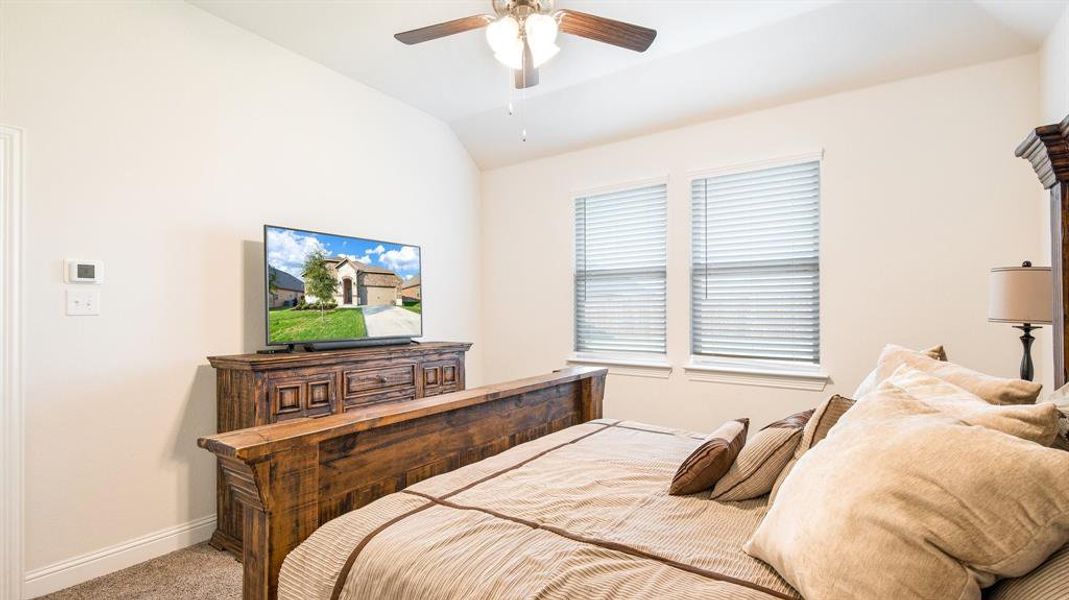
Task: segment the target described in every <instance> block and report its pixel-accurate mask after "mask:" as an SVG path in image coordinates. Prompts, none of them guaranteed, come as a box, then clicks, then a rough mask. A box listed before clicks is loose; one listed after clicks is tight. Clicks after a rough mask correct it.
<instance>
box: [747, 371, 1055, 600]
mask: <svg viewBox="0 0 1069 600" xmlns="http://www.w3.org/2000/svg"><path fill="white" fill-rule="evenodd" d="M873 393H876V394H880V396H881V397H880V398H879V399H878V401H865V402H859V403H858V404H857V405H856V406H854V407H853V408H852V409H851V410H850V412H848V413H847V414H846V415H844V416H843V418H842V419H841V420H840V421H839V423H838V424H837V425H836V427H835V430H834V431H833V432H832V433H831V435H829V436H828V437H827V438H826V439H825V440H824V441H823V442H821V443H820V445H818V446H815V447H814V448H813V449H811V450H810V451H809V452H807V453H806V454H805V455H804V456H803V457H802V458H801V459H800V460H799V461H798V463H797V466H796V467H795V469H794V471H793V472H792V473H791V476H790V477H788V478H787V479H786V480H785V481H784V482H783V485H782V486H781V488H780V490H779V497H778V498H777V500H776V502H775V503H774V504H773V505H772V506H771V508H770V509H769V511H768V514H767V515H766V516H765V518H764V520H763V521H762V522H761V525H760V526H759V527H758V528H757V531H756V532H754V535H753V537H752V538H751V539H750V540H749V541H748V542H747V543H746V544H745V545H744V547H743V549H744V550H745V551H746V552H747V553H748V554H750V555H751V556H754V557H756V558H758V559H761V560H763V561H765V562H766V563H768V564H770V565H771V566H772V567H773V568H775V569H776V571H777V572H778V573H779V574H780V575H781V576H782V577H783V578H784V579H785V580H786V581H787V582H788V583H790V584H791V585H792V586H794V587H795V589H797V590H798V591H799V592H800V593H801V594H802V595H803V596H804V597H806V598H812V599H818V600H838V599H851V600H853V599H857V600H863V599H889V598H894V599H895V600H933V599H951V600H977V599H979V598H980V588H982V587H986V586H989V585H991V584H992V583H994V581H995V580H996V579H998V578H1000V577H1016V576H1020V575H1024V574H1025V573H1028V572H1029V571H1031V570H1032V569H1034V568H1035V567H1036V566H1037V565H1039V564H1040V563H1042V562H1043V561H1044V560H1045V559H1046V558H1047V557H1048V556H1050V555H1051V554H1052V553H1053V552H1054V551H1055V550H1057V549H1058V548H1060V547H1062V546H1063V545H1065V543H1066V542H1067V541H1069V477H1066V473H1069V454H1067V453H1065V452H1061V451H1058V450H1052V449H1050V448H1044V447H1043V446H1041V445H1039V444H1035V443H1033V442H1029V441H1026V440H1021V439H1018V438H1015V437H1013V436H1011V435H1007V434H1005V433H1003V432H1001V431H996V430H993V429H990V428H987V427H978V426H971V425H968V424H965V423H963V422H961V421H960V420H958V419H956V418H954V417H952V416H950V415H947V414H944V413H942V412H940V411H939V410H938V409H937V408H935V407H933V406H931V405H930V404H927V403H924V402H922V401H920V400H917V399H915V398H912V397H910V396H909V395H908V394H906V393H905V392H904V391H902V390H901V389H900V388H897V387H894V386H891V385H881V387H880V388H878V389H877V390H876V391H875V392H873Z"/></svg>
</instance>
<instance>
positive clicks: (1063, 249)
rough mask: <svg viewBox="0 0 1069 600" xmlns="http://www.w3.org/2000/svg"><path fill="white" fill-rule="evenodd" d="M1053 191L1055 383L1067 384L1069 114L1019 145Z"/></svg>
mask: <svg viewBox="0 0 1069 600" xmlns="http://www.w3.org/2000/svg"><path fill="white" fill-rule="evenodd" d="M1016 154H1017V156H1019V157H1021V158H1024V159H1026V160H1028V161H1029V162H1031V163H1032V168H1033V169H1035V171H1036V175H1037V176H1038V177H1039V181H1040V183H1042V184H1043V187H1044V188H1046V189H1048V190H1050V244H1051V265H1050V267H1051V276H1052V277H1053V278H1054V281H1053V286H1052V288H1053V290H1054V294H1053V296H1054V298H1053V301H1054V311H1053V312H1054V326H1053V327H1052V330H1053V332H1054V339H1053V346H1054V386H1055V387H1056V388H1058V387H1061V386H1063V385H1065V381H1066V372H1067V370H1069V365H1067V364H1066V358H1067V357H1069V330H1067V329H1066V327H1069V245H1067V244H1069V116H1067V117H1065V119H1064V120H1062V122H1061V123H1056V124H1054V125H1044V126H1043V127H1037V128H1036V129H1034V130H1033V131H1032V132H1031V133H1029V134H1028V137H1027V138H1025V140H1024V141H1023V142H1021V144H1020V145H1019V146H1017V152H1016Z"/></svg>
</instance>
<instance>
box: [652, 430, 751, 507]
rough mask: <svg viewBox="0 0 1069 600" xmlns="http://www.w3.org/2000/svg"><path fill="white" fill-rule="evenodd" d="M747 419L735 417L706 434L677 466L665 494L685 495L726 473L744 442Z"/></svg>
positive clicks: (704, 486) (698, 490)
mask: <svg viewBox="0 0 1069 600" xmlns="http://www.w3.org/2000/svg"><path fill="white" fill-rule="evenodd" d="M749 427H750V420H749V419H737V420H735V421H728V422H727V423H724V424H723V425H721V426H720V427H719V428H717V430H716V431H714V432H712V433H710V434H709V435H707V436H706V437H705V440H704V441H703V442H702V444H701V445H700V446H698V447H697V448H695V450H694V452H691V453H690V456H688V457H687V459H686V460H684V461H683V464H681V465H679V470H678V471H676V475H675V477H673V478H672V484H671V485H670V486H669V487H668V493H669V494H671V495H673V496H685V495H687V494H696V493H698V492H701V491H703V490H707V489H709V488H711V487H713V485H714V484H716V482H717V480H719V479H720V478H721V477H723V476H724V473H727V472H728V468H730V467H731V463H733V462H735V457H736V456H738V455H739V451H740V450H742V446H743V444H745V443H746V430H747V429H748V428H749Z"/></svg>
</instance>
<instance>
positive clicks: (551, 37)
mask: <svg viewBox="0 0 1069 600" xmlns="http://www.w3.org/2000/svg"><path fill="white" fill-rule="evenodd" d="M523 28H524V33H526V34H527V45H528V46H530V47H531V57H532V59H533V61H534V66H535V68H538V67H540V66H542V65H543V64H545V62H546V61H548V60H549V59H551V58H553V57H554V56H556V55H557V53H558V52H560V48H559V47H558V46H557V30H558V27H557V20H556V19H554V18H553V17H551V16H549V15H544V14H539V13H535V14H532V15H528V17H527V18H526V19H525V20H524V23H523Z"/></svg>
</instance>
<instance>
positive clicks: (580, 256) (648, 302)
mask: <svg viewBox="0 0 1069 600" xmlns="http://www.w3.org/2000/svg"><path fill="white" fill-rule="evenodd" d="M667 210H668V209H667V186H666V184H663V183H662V184H658V185H651V186H647V187H641V188H637V189H629V190H624V191H618V192H612V193H606V194H597V195H591V196H585V197H582V198H577V199H576V201H575V349H576V352H584V353H592V354H603V355H604V354H620V353H646V354H664V353H665V263H666V252H665V245H666V232H667Z"/></svg>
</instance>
